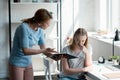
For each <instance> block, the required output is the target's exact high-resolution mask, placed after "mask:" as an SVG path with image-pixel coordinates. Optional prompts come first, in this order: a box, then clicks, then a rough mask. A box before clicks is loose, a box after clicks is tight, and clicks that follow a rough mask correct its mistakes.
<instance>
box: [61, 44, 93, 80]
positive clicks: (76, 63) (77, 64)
mask: <svg viewBox="0 0 120 80" xmlns="http://www.w3.org/2000/svg"><path fill="white" fill-rule="evenodd" d="M88 50H89V53H90V54H92V48H91V47H90V46H89V48H88ZM63 52H64V53H67V54H71V55H73V56H76V57H78V58H74V59H68V65H69V67H70V68H83V67H84V60H85V54H84V52H83V51H81V52H79V53H75V52H74V51H71V50H70V48H69V46H66V47H64V48H63ZM81 74H82V73H75V74H72V75H67V74H64V73H63V71H62V72H61V73H60V77H64V76H67V77H72V78H76V79H78V76H79V75H81Z"/></svg>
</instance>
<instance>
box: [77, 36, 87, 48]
mask: <svg viewBox="0 0 120 80" xmlns="http://www.w3.org/2000/svg"><path fill="white" fill-rule="evenodd" d="M86 39H87V37H86V35H85V36H80V37H79V43H78V45H79V46H84V44H85V41H86Z"/></svg>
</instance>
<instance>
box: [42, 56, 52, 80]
mask: <svg viewBox="0 0 120 80" xmlns="http://www.w3.org/2000/svg"><path fill="white" fill-rule="evenodd" d="M43 62H44V66H45V79H46V80H52V75H51V71H50V62H49V60H48V59H47V58H43Z"/></svg>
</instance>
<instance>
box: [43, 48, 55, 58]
mask: <svg viewBox="0 0 120 80" xmlns="http://www.w3.org/2000/svg"><path fill="white" fill-rule="evenodd" d="M56 52H57V51H55V50H54V48H46V49H43V53H44V54H45V55H46V56H47V57H49V56H51V55H52V54H53V53H56Z"/></svg>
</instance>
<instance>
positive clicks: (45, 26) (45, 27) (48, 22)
mask: <svg viewBox="0 0 120 80" xmlns="http://www.w3.org/2000/svg"><path fill="white" fill-rule="evenodd" d="M50 21H51V20H47V21H46V22H44V23H41V28H42V29H44V30H45V29H47V28H48V27H49V26H50Z"/></svg>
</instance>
